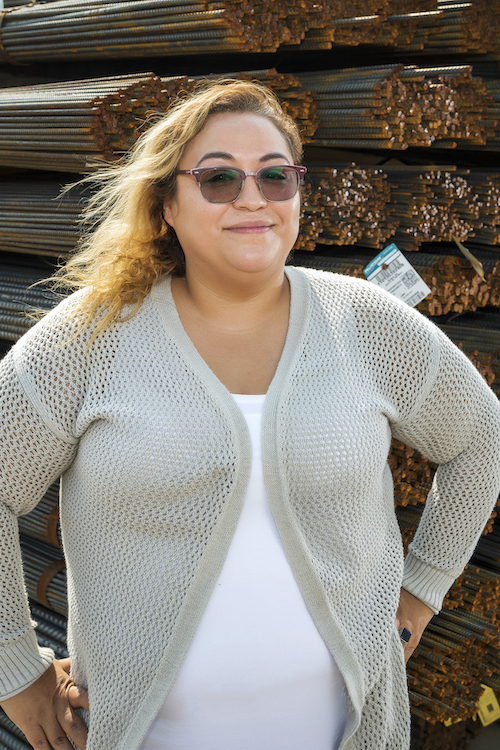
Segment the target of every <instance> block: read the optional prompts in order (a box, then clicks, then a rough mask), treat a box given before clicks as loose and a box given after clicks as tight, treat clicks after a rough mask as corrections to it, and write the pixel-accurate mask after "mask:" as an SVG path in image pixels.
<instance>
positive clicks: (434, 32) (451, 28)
mask: <svg viewBox="0 0 500 750" xmlns="http://www.w3.org/2000/svg"><path fill="white" fill-rule="evenodd" d="M437 8H438V10H439V11H440V12H439V13H436V14H434V15H428V16H427V17H422V18H417V19H416V22H415V27H414V36H413V40H412V41H411V43H405V42H403V43H402V44H400V43H399V42H396V46H397V47H401V51H403V49H402V48H403V47H404V52H405V53H406V54H408V53H412V52H413V53H416V54H419V55H429V54H437V55H456V54H463V53H471V52H477V53H480V54H484V53H486V52H488V53H490V54H493V55H497V56H498V55H500V33H499V32H500V19H499V17H498V9H497V7H496V6H495V3H492V2H490V0H472V1H470V0H469V1H468V2H459V1H457V0H437ZM497 59H499V58H497Z"/></svg>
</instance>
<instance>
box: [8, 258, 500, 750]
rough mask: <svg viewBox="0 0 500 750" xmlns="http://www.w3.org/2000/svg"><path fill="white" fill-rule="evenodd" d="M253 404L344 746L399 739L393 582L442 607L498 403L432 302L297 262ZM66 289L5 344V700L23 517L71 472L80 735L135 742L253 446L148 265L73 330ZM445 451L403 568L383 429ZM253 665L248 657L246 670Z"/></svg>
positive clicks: (195, 618)
mask: <svg viewBox="0 0 500 750" xmlns="http://www.w3.org/2000/svg"><path fill="white" fill-rule="evenodd" d="M287 275H288V278H289V280H290V285H291V311H290V322H289V330H288V335H287V339H286V344H285V347H284V351H283V354H282V357H281V360H280V363H279V365H278V368H277V371H276V374H275V377H274V379H273V381H272V383H271V386H270V388H269V391H268V393H267V396H266V399H265V403H264V413H263V423H262V453H263V462H264V477H265V482H266V487H267V492H268V495H269V501H270V504H271V509H272V512H273V515H274V518H275V520H276V524H277V527H278V529H279V533H280V535H281V538H282V540H283V544H284V547H285V550H286V553H287V556H288V560H289V562H290V565H291V567H292V570H293V572H294V575H295V578H296V581H297V584H298V586H299V588H300V590H301V592H302V594H303V596H304V599H305V602H306V604H307V606H308V608H309V611H310V612H311V615H312V617H313V618H314V622H315V623H316V626H317V628H318V630H319V632H320V634H321V636H322V637H323V639H324V641H325V643H326V644H327V646H328V648H329V649H330V651H331V653H332V654H333V656H334V658H335V660H336V662H337V664H338V666H339V668H340V670H341V672H342V674H343V676H344V679H345V683H346V686H347V691H348V697H347V703H348V721H347V726H346V732H345V735H344V738H343V741H342V750H362V749H363V750H407V748H408V746H409V730H408V726H409V713H408V697H407V689H406V678H405V668H404V662H403V652H402V648H401V644H400V642H399V638H398V635H397V632H396V630H395V627H394V615H395V612H396V607H397V603H398V596H399V589H400V586H401V584H402V583H404V586H405V587H406V588H407V589H408V590H409V591H411V592H412V593H414V594H415V595H416V596H418V597H419V598H420V599H422V600H423V601H424V602H426V603H427V604H428V605H429V606H430V607H432V608H433V609H434V610H435V611H438V610H439V607H440V606H441V601H442V598H443V596H444V594H445V593H446V591H447V589H448V588H449V586H450V585H451V583H452V582H453V580H454V579H455V578H456V576H457V575H458V574H459V573H460V571H461V570H462V568H463V566H464V565H465V563H466V561H467V559H468V558H469V557H470V555H471V553H472V551H473V549H474V546H475V544H476V541H477V539H478V537H479V535H480V533H481V530H482V528H483V526H484V524H485V522H486V520H487V519H488V517H489V515H490V513H491V509H492V506H493V504H494V502H495V500H496V497H497V494H498V490H499V484H500V479H499V475H500V463H499V448H500V407H499V404H498V401H497V399H496V398H495V396H494V395H493V393H492V392H491V391H490V390H489V388H488V387H487V386H486V384H485V383H484V381H483V380H482V378H481V377H480V376H479V374H478V373H477V371H476V370H475V369H474V367H473V366H472V365H471V364H470V362H469V361H468V360H467V359H466V357H465V356H464V355H463V354H462V353H461V352H460V351H459V350H458V349H457V348H456V347H455V346H454V345H453V344H452V343H451V342H450V341H449V340H448V339H447V338H446V337H445V336H444V335H443V334H442V333H441V332H440V331H439V330H438V329H437V328H436V327H434V326H433V325H432V324H431V323H430V322H429V321H427V320H426V319H425V318H423V317H422V316H421V315H420V314H419V313H417V312H416V311H414V310H412V309H410V308H409V307H407V306H406V305H404V304H403V303H400V302H398V301H397V300H396V299H394V298H393V297H392V296H390V295H389V294H386V293H385V292H383V291H381V290H379V289H377V288H376V287H375V286H374V285H371V284H369V283H368V282H364V281H360V280H356V279H350V278H346V277H342V276H337V275H335V274H329V273H322V272H318V271H311V270H303V269H298V268H289V269H287ZM74 299H75V298H74V296H72V297H69V298H68V299H67V300H65V301H64V302H63V303H61V304H60V305H59V306H58V307H57V308H56V309H55V310H54V311H53V312H51V313H50V314H49V315H48V316H47V317H46V318H45V319H44V320H43V321H42V322H41V323H39V324H37V325H36V326H35V327H34V328H33V329H32V330H31V331H30V332H29V333H28V334H26V335H25V336H24V337H23V338H22V339H21V340H20V341H19V342H18V344H17V345H16V346H15V347H13V349H12V351H11V352H10V353H9V354H8V355H7V356H6V357H5V358H4V360H3V361H2V362H1V363H0V393H1V409H0V414H1V421H0V573H1V577H2V584H1V585H2V596H1V602H0V699H1V698H6V697H9V696H12V695H15V694H16V693H18V692H20V691H21V690H23V689H24V688H25V687H26V686H28V685H30V684H31V683H32V682H33V681H34V680H36V679H37V677H38V676H39V675H40V674H41V673H42V672H43V671H44V670H45V669H46V667H47V665H48V664H49V663H50V660H51V658H52V654H51V652H50V651H49V650H48V649H44V648H38V646H37V643H36V638H35V635H34V630H33V623H32V622H31V621H30V616H29V610H28V605H27V601H26V595H25V590H24V586H23V580H22V569H21V568H22V566H21V556H20V552H19V546H18V537H17V525H16V516H18V515H20V514H22V513H27V512H28V511H29V510H30V509H32V508H33V507H34V506H35V504H36V503H37V502H38V500H39V499H40V498H41V496H42V495H43V493H44V491H45V490H46V488H47V487H48V486H49V484H50V483H51V482H53V481H54V479H55V478H56V477H57V476H59V475H61V474H62V490H61V524H62V533H63V542H64V550H65V555H66V558H67V571H68V573H67V574H68V600H69V634H68V648H69V651H70V654H71V658H72V665H73V676H74V679H75V681H76V682H77V683H78V684H82V685H84V686H86V687H88V690H89V698H90V717H88V716H86V717H85V718H86V719H87V720H88V721H89V726H90V730H89V738H88V745H87V748H88V750H111V749H113V750H137V748H138V747H139V746H140V743H141V739H142V738H143V736H144V734H145V732H146V731H147V729H148V727H149V725H150V723H151V721H152V720H153V718H154V716H155V714H156V712H157V710H158V708H159V707H160V705H161V704H162V702H163V700H164V698H165V696H166V694H167V692H168V690H169V687H170V685H171V684H172V682H173V680H174V679H175V676H176V673H177V671H178V670H179V667H180V665H181V663H182V661H183V658H184V656H185V654H186V652H187V649H188V648H189V644H190V641H191V639H192V637H193V634H194V632H195V630H196V627H197V625H198V622H199V620H200V617H201V615H202V612H203V610H204V607H205V606H206V604H207V601H208V599H209V597H210V594H211V591H212V588H213V586H214V584H215V582H216V580H217V577H218V575H219V572H220V570H221V567H222V565H223V563H224V559H225V555H226V552H227V549H228V546H229V544H230V541H231V539H232V536H233V534H234V530H235V528H236V524H237V523H238V517H239V514H240V510H241V507H242V503H243V499H244V496H245V491H246V487H247V484H248V479H249V473H250V466H251V443H250V436H249V433H248V430H247V427H246V423H245V419H244V417H243V415H242V414H241V412H240V410H239V409H238V407H237V405H236V404H235V402H234V400H233V399H232V398H231V396H230V394H229V393H228V391H227V390H226V388H225V387H224V386H223V385H222V383H221V382H220V381H219V380H218V379H217V378H216V377H215V375H214V374H213V373H212V372H211V370H210V369H209V368H208V366H207V365H206V363H205V362H204V361H203V360H202V358H201V357H200V355H199V354H198V352H197V351H196V349H195V347H194V346H193V344H192V343H191V341H190V339H189V338H188V336H187V335H186V333H185V331H184V330H183V328H182V325H181V323H180V320H179V318H178V315H177V312H176V308H175V304H174V302H173V299H172V296H171V291H170V278H168V277H166V278H163V279H162V280H160V281H159V282H158V283H157V284H156V285H155V286H154V287H153V290H152V292H151V294H150V295H149V296H148V298H147V299H146V301H145V302H144V303H143V305H142V306H141V308H140V310H139V311H138V312H137V314H136V315H135V316H134V317H133V318H132V319H131V320H129V321H127V322H123V323H119V324H117V325H115V326H113V327H112V328H110V329H108V330H107V331H106V332H105V333H103V334H101V335H100V336H99V337H98V339H97V340H96V341H95V342H94V344H93V345H92V346H91V347H90V351H89V352H88V353H86V345H87V341H88V336H89V332H88V331H85V332H80V333H78V334H77V335H76V336H75V335H74V331H75V326H76V322H75V319H74V317H73V316H72V315H71V311H72V307H73V305H74ZM392 435H394V436H395V437H397V438H398V439H401V440H404V441H405V442H407V443H408V444H409V445H412V446H415V447H416V448H418V449H419V450H421V451H422V452H423V453H424V455H426V456H427V457H428V458H429V459H431V460H433V461H435V462H436V463H439V464H440V468H439V469H438V471H437V473H436V477H435V479H434V484H433V487H432V490H431V493H430V496H429V498H428V500H427V503H426V508H425V512H424V514H423V518H422V521H421V524H420V527H419V529H418V532H417V534H416V536H415V539H414V541H413V543H412V545H411V551H410V553H409V554H408V556H407V558H406V561H405V565H404V569H403V550H402V543H401V536H400V533H399V530H398V524H397V521H396V517H395V514H394V503H393V493H392V481H391V474H390V470H389V467H388V464H387V455H388V451H389V447H390V440H391V436H392ZM242 679H244V675H242Z"/></svg>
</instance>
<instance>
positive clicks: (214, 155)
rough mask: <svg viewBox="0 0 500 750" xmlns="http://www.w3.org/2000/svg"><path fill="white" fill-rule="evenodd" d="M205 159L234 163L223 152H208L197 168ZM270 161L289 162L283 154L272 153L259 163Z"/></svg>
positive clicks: (230, 157) (262, 158) (231, 157)
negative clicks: (224, 160)
mask: <svg viewBox="0 0 500 750" xmlns="http://www.w3.org/2000/svg"><path fill="white" fill-rule="evenodd" d="M205 159H227V160H230V161H234V156H233V155H232V154H228V153H226V152H225V151H209V152H208V154H204V155H203V156H202V157H201V159H200V161H199V162H198V164H197V165H196V166H197V167H199V166H200V164H201V162H202V161H205ZM271 159H284V160H285V161H287V162H289V161H290V159H289V158H288V157H287V156H285V154H282V153H280V152H276V153H272V154H265V156H261V157H260V159H259V161H260V162H265V161H270V160H271Z"/></svg>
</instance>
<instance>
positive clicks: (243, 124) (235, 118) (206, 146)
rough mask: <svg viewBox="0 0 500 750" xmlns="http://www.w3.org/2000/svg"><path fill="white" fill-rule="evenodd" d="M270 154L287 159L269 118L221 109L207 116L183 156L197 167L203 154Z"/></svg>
mask: <svg viewBox="0 0 500 750" xmlns="http://www.w3.org/2000/svg"><path fill="white" fill-rule="evenodd" d="M274 153H275V154H277V158H280V157H281V158H284V159H285V160H286V161H291V154H290V149H289V147H288V144H287V142H286V140H285V138H284V137H283V135H282V134H281V133H280V131H279V130H278V128H277V127H276V125H274V123H273V122H271V120H269V119H267V118H266V117H262V116H261V115H257V114H254V113H250V112H241V113H240V112H222V113H217V114H214V115H211V117H210V118H209V119H208V120H207V122H206V124H205V126H204V128H203V129H202V130H201V131H200V132H199V133H198V135H196V136H195V137H194V138H193V139H192V140H191V141H190V142H189V143H188V144H187V146H186V149H185V151H184V158H185V157H186V156H187V157H189V158H191V159H193V158H194V159H196V162H195V163H194V164H193V165H192V166H197V165H198V164H199V163H200V161H201V160H203V157H204V156H205V155H207V154H209V155H210V154H214V155H215V154H220V155H221V156H218V157H216V156H214V157H213V158H220V159H226V160H227V159H229V160H231V159H235V160H236V159H238V158H243V157H248V156H253V157H256V158H261V157H263V156H265V155H268V154H274ZM184 158H183V161H184Z"/></svg>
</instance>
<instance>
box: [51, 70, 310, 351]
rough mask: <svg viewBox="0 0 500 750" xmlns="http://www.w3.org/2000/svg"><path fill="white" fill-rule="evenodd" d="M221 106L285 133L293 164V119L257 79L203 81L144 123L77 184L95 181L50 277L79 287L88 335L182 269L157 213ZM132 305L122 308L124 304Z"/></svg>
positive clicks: (78, 310) (298, 154)
mask: <svg viewBox="0 0 500 750" xmlns="http://www.w3.org/2000/svg"><path fill="white" fill-rule="evenodd" d="M222 112H241V113H246V112H250V113H253V114H257V115H260V116H262V117H266V118H267V119H268V120H270V121H271V122H272V123H273V124H274V125H275V126H276V128H277V129H278V130H279V131H280V133H281V134H282V135H283V137H284V138H285V141H286V142H287V145H288V146H289V148H290V152H291V154H292V157H293V159H294V162H295V163H296V164H300V163H301V159H302V144H301V140H300V135H299V130H298V128H297V125H296V124H295V122H294V121H293V120H292V119H291V118H290V117H289V116H288V115H286V114H285V113H284V112H283V110H282V108H281V105H280V103H279V101H278V99H277V97H276V96H275V94H274V93H273V92H272V91H270V90H269V89H268V88H266V87H265V86H263V85H262V84H259V83H254V82H251V81H242V80H234V79H223V80H218V81H203V82H201V83H200V84H199V85H198V87H197V88H196V89H195V91H194V92H192V93H190V94H188V95H185V96H184V97H183V98H181V99H180V100H179V101H178V102H177V103H175V104H174V105H173V106H172V107H171V108H170V109H169V110H168V112H167V113H166V114H165V115H162V116H161V118H160V119H159V120H158V121H157V122H155V124H153V125H152V126H151V127H150V128H149V129H148V130H146V131H145V132H144V133H142V135H140V137H139V138H138V140H137V141H136V143H135V146H134V147H133V148H132V149H131V151H130V152H129V153H128V154H127V155H126V156H125V157H123V158H122V159H121V160H120V161H119V162H118V163H116V164H112V165H110V166H108V167H106V168H105V169H101V170H99V171H98V172H96V173H95V174H92V175H90V176H88V177H85V178H84V179H83V180H82V181H81V182H80V183H78V184H82V183H83V184H85V183H91V184H92V185H94V186H97V190H96V192H94V193H93V195H92V197H91V198H90V200H89V202H88V204H87V206H86V209H85V211H84V217H83V226H84V228H85V232H84V234H83V237H82V239H81V241H80V243H79V245H78V247H77V249H76V251H75V252H74V254H73V255H72V256H71V258H70V259H69V260H68V261H67V263H66V264H65V265H64V266H63V267H62V268H61V269H59V270H58V271H57V272H56V273H55V274H54V276H53V277H52V282H53V284H54V285H55V286H56V288H57V289H59V290H61V289H64V290H67V289H80V288H86V289H87V293H86V294H84V295H82V298H81V301H80V303H79V305H77V306H76V307H75V308H74V314H75V315H78V316H81V319H82V325H86V324H87V323H90V322H91V321H92V320H94V319H95V318H96V315H97V313H98V311H100V314H99V315H98V323H97V325H96V327H95V330H94V332H93V336H92V339H93V338H94V337H95V336H96V335H97V334H98V333H99V332H100V331H101V330H103V329H105V328H107V327H108V326H109V325H111V324H112V323H113V322H115V321H118V320H125V319H129V318H130V317H132V316H133V315H134V314H135V312H136V311H137V309H138V308H139V306H140V304H141V303H142V301H143V300H144V298H145V296H146V295H147V294H148V293H149V291H150V289H151V286H152V284H153V283H154V282H155V281H156V280H157V279H159V278H160V277H162V276H164V275H166V274H177V275H182V274H183V273H184V253H183V251H182V248H181V246H180V244H179V242H178V240H177V237H176V235H175V232H174V230H173V229H172V228H171V227H170V226H168V225H167V224H166V222H165V221H164V219H163V211H162V209H163V203H164V201H165V200H172V199H173V198H174V196H175V194H176V172H177V168H178V165H179V162H180V160H181V158H182V155H183V153H184V149H185V148H186V146H187V144H188V143H189V142H190V141H191V140H192V139H193V138H194V137H195V136H196V135H197V134H198V133H199V132H200V131H201V130H202V129H203V127H204V125H205V123H206V121H207V119H208V118H209V117H210V116H211V115H213V114H217V113H222ZM129 306H132V311H131V312H130V311H127V314H126V315H125V314H124V308H125V307H129Z"/></svg>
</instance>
